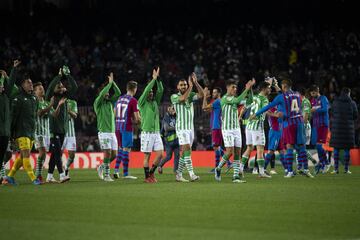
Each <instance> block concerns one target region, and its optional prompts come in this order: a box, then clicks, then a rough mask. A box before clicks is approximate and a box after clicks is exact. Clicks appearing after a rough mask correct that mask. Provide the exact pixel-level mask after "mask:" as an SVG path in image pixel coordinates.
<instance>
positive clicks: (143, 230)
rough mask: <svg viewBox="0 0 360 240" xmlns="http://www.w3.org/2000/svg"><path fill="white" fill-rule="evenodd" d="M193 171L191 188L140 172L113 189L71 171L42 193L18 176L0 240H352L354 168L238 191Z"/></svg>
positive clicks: (0, 196) (259, 182) (4, 196)
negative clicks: (194, 177)
mask: <svg viewBox="0 0 360 240" xmlns="http://www.w3.org/2000/svg"><path fill="white" fill-rule="evenodd" d="M195 170H196V172H197V173H198V174H199V175H200V176H201V180H200V181H199V182H194V183H177V182H175V180H174V179H175V178H174V175H173V174H171V173H170V172H171V169H165V170H164V172H165V173H164V174H163V175H158V174H157V177H158V181H159V182H158V183H157V184H145V183H143V173H142V170H141V169H131V172H132V173H133V175H135V176H138V177H139V179H138V180H123V179H119V180H117V181H116V182H113V183H107V182H102V181H100V180H99V179H98V177H97V173H96V171H95V170H73V171H71V173H70V175H71V178H72V179H71V182H69V183H65V184H51V185H49V184H45V185H43V186H33V185H31V184H30V181H29V180H28V178H27V176H26V175H25V173H24V172H22V171H21V172H18V173H17V175H16V180H17V182H18V183H19V185H18V186H16V187H11V186H2V187H0V210H1V211H0V216H1V217H0V230H1V235H0V236H1V239H36V240H40V239H47V240H57V239H59V240H69V239H86V240H91V239H360V225H359V223H360V203H359V202H360V201H359V200H360V167H352V168H351V171H352V172H353V174H352V175H345V174H343V173H340V174H339V175H336V176H334V175H330V174H326V175H319V176H317V177H316V178H315V179H308V178H305V177H302V176H296V177H295V178H293V179H284V178H283V175H282V174H279V175H275V176H273V178H272V179H257V178H256V176H254V175H251V174H247V175H246V179H247V181H248V182H247V183H245V184H233V183H232V182H231V175H232V174H230V173H229V174H227V175H225V174H223V180H222V182H221V183H218V182H215V180H214V176H213V174H210V173H208V171H209V169H207V168H198V169H195ZM280 171H281V170H279V172H280ZM186 177H187V176H186Z"/></svg>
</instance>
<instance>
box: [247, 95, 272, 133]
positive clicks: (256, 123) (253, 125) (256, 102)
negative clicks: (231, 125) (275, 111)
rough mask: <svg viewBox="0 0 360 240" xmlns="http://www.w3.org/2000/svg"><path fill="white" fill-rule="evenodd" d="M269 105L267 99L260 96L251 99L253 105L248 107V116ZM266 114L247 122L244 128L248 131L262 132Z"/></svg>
mask: <svg viewBox="0 0 360 240" xmlns="http://www.w3.org/2000/svg"><path fill="white" fill-rule="evenodd" d="M268 104H269V100H268V99H267V97H265V96H262V95H260V94H258V95H255V96H254V97H253V103H252V104H251V105H250V107H251V108H250V116H252V115H254V114H255V113H256V112H257V111H259V110H260V109H262V108H263V107H265V106H266V105H268ZM265 116H266V113H263V114H261V115H260V116H258V117H256V118H254V119H251V120H249V122H248V124H247V125H246V128H247V129H249V130H257V131H259V130H264V121H265Z"/></svg>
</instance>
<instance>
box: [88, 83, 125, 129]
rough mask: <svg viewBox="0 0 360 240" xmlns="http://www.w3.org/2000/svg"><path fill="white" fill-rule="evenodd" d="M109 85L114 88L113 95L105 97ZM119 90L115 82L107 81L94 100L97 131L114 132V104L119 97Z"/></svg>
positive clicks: (109, 87)
mask: <svg viewBox="0 0 360 240" xmlns="http://www.w3.org/2000/svg"><path fill="white" fill-rule="evenodd" d="M111 87H112V88H113V89H114V95H113V96H111V97H109V98H106V97H105V96H106V94H107V93H108V92H109V90H110V89H111ZM120 95H121V92H120V89H119V88H118V86H117V85H116V83H115V82H111V83H108V84H107V85H106V86H105V87H104V88H103V90H101V92H100V93H99V96H97V98H96V99H95V102H94V111H95V113H96V116H97V128H98V131H99V132H103V133H114V132H115V115H114V104H115V102H116V100H117V99H118V98H119V97H120Z"/></svg>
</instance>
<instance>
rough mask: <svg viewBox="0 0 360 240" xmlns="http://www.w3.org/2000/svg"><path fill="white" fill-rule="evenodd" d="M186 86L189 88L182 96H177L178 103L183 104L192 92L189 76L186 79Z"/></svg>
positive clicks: (192, 85)
mask: <svg viewBox="0 0 360 240" xmlns="http://www.w3.org/2000/svg"><path fill="white" fill-rule="evenodd" d="M188 84H189V87H188V89H187V90H186V92H185V93H184V95H181V96H179V102H185V101H186V100H187V99H188V97H189V95H190V93H191V92H192V89H193V87H194V84H193V82H192V79H191V76H189V78H188Z"/></svg>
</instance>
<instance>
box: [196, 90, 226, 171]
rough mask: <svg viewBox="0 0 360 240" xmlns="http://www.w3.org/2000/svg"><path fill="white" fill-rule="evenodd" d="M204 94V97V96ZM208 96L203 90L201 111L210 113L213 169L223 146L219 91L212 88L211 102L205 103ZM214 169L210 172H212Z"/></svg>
mask: <svg viewBox="0 0 360 240" xmlns="http://www.w3.org/2000/svg"><path fill="white" fill-rule="evenodd" d="M205 94H206V95H205ZM209 95H210V92H209V90H208V89H207V88H204V99H203V105H202V109H203V110H204V111H205V112H211V115H210V128H211V139H212V146H213V148H214V151H215V167H217V166H218V165H219V162H220V158H221V157H222V155H224V151H223V149H222V148H221V146H222V144H223V137H222V133H221V104H220V103H221V89H220V88H217V87H216V88H214V89H213V90H212V93H211V98H212V99H211V101H210V103H208V102H207V96H209ZM227 166H228V169H229V168H230V167H231V162H230V160H228V161H227ZM214 171H215V168H214V169H212V170H211V172H214Z"/></svg>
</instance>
